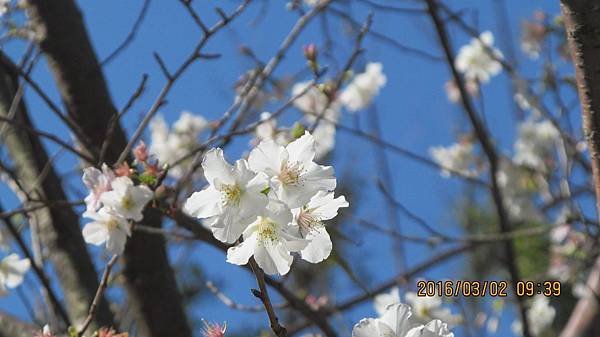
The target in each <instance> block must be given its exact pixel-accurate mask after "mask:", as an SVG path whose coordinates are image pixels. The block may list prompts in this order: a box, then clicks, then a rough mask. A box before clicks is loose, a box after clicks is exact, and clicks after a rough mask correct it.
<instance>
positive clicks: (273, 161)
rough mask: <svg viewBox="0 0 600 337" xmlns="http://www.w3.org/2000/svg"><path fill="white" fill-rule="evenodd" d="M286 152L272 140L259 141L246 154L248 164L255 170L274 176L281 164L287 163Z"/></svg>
mask: <svg viewBox="0 0 600 337" xmlns="http://www.w3.org/2000/svg"><path fill="white" fill-rule="evenodd" d="M287 160H288V153H287V151H286V150H285V148H284V147H283V146H281V145H277V144H276V143H275V142H273V141H272V140H266V141H262V142H260V143H259V144H258V145H257V146H256V147H255V148H254V149H253V150H252V151H251V152H250V155H249V156H248V164H250V168H251V169H252V170H254V171H255V172H264V173H266V174H267V175H268V176H274V175H277V174H278V173H279V171H280V170H281V164H282V163H287Z"/></svg>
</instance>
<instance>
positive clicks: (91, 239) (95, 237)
mask: <svg viewBox="0 0 600 337" xmlns="http://www.w3.org/2000/svg"><path fill="white" fill-rule="evenodd" d="M82 234H83V239H84V240H85V242H87V243H89V244H92V245H96V246H98V245H101V244H103V243H104V242H106V240H108V230H107V228H106V225H105V224H104V223H102V222H97V221H94V222H90V223H88V224H87V225H85V226H84V227H83V231H82Z"/></svg>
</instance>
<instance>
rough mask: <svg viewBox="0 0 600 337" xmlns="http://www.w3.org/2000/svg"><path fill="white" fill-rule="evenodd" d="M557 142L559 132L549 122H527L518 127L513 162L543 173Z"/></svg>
mask: <svg viewBox="0 0 600 337" xmlns="http://www.w3.org/2000/svg"><path fill="white" fill-rule="evenodd" d="M559 141H560V132H559V131H558V129H556V127H554V125H553V124H552V122H550V121H549V120H543V121H534V120H531V119H530V120H527V121H525V122H523V123H521V124H520V125H519V134H518V138H517V140H516V142H515V144H514V148H515V155H514V161H515V163H516V164H518V165H524V166H528V167H531V168H534V169H538V170H541V171H543V170H545V169H546V167H547V165H546V161H547V159H548V158H550V157H551V156H552V151H553V150H554V149H555V147H556V146H557V144H558V142H559Z"/></svg>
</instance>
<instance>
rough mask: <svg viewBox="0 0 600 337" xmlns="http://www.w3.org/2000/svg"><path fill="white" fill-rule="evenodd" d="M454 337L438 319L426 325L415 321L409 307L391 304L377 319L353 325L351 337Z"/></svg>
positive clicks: (367, 319) (366, 319) (369, 319)
mask: <svg viewBox="0 0 600 337" xmlns="http://www.w3.org/2000/svg"><path fill="white" fill-rule="evenodd" d="M418 336H431V337H438V336H439V337H454V334H453V333H452V332H451V331H450V330H449V328H448V325H447V324H446V323H444V322H442V321H440V320H439V319H434V320H431V321H429V322H428V323H426V324H420V323H418V322H417V321H415V319H414V317H413V313H412V310H411V308H410V306H408V305H406V304H391V305H389V306H388V307H387V308H386V309H385V312H384V313H383V315H382V316H381V317H379V318H363V319H361V320H360V321H359V322H358V323H356V324H355V325H354V328H353V329H352V337H418Z"/></svg>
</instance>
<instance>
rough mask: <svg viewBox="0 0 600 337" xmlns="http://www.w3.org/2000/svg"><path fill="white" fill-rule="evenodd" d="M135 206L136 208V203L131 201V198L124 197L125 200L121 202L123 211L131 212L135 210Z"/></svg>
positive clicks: (128, 196)
mask: <svg viewBox="0 0 600 337" xmlns="http://www.w3.org/2000/svg"><path fill="white" fill-rule="evenodd" d="M133 206H134V202H133V200H132V199H131V196H130V195H125V196H124V197H123V200H121V207H123V209H126V210H131V209H132V208H133Z"/></svg>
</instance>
